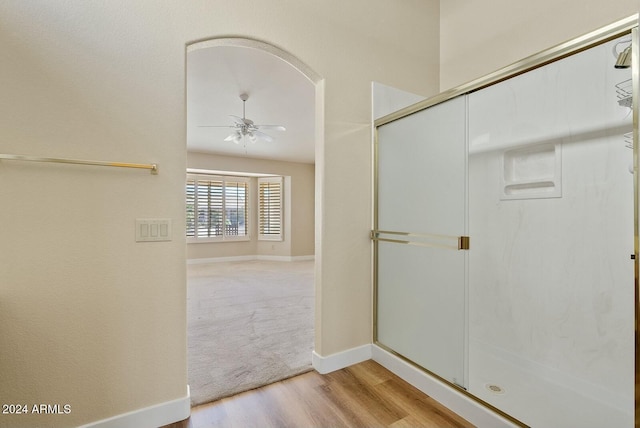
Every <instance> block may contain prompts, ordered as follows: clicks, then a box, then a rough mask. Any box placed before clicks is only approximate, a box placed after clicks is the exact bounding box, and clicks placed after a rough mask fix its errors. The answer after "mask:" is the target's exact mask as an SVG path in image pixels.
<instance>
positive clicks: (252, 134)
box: [203, 92, 286, 144]
mask: <svg viewBox="0 0 640 428" xmlns="http://www.w3.org/2000/svg"><path fill="white" fill-rule="evenodd" d="M240 99H241V100H242V117H238V116H234V115H232V114H231V115H229V116H230V117H231V118H232V119H233V122H234V124H233V125H228V126H225V125H222V126H218V125H203V127H206V128H235V130H234V131H233V132H232V133H231V134H229V136H227V138H225V139H224V141H233V142H234V143H235V144H240V141H242V139H243V138H244V137H249V141H251V142H252V143H255V142H256V141H257V140H258V139H261V140H264V141H266V142H269V143H270V142H272V141H273V138H272V137H271V136H270V135H268V134H265V133H264V132H262V131H260V130H261V129H275V130H277V131H286V128H285V127H284V126H282V125H256V124H255V123H253V120H251V119H247V116H246V114H245V106H246V102H247V100H248V99H249V94H247V93H246V92H243V93H241V94H240Z"/></svg>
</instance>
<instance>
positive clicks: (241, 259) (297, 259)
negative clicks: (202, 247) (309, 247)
mask: <svg viewBox="0 0 640 428" xmlns="http://www.w3.org/2000/svg"><path fill="white" fill-rule="evenodd" d="M315 259H316V256H314V255H310V256H264V255H252V256H232V257H211V258H206V259H187V264H189V265H198V264H205V263H219V262H245V261H250V260H265V261H273V262H300V261H305V260H315Z"/></svg>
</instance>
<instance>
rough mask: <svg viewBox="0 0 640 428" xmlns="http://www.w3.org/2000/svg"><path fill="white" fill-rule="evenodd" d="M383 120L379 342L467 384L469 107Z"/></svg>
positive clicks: (455, 102)
mask: <svg viewBox="0 0 640 428" xmlns="http://www.w3.org/2000/svg"><path fill="white" fill-rule="evenodd" d="M465 103H466V101H465V98H464V97H459V98H454V99H452V100H449V101H447V102H445V103H441V104H438V105H437V106H433V107H431V108H428V109H425V110H422V111H420V112H417V113H414V114H412V115H409V116H405V117H403V118H401V119H398V120H396V121H393V122H390V123H387V124H385V125H382V126H379V127H378V130H377V131H378V133H377V186H376V187H377V216H376V230H375V231H374V241H375V243H376V259H377V271H376V275H377V298H376V316H377V323H376V327H377V331H376V340H377V342H378V344H380V345H382V346H383V347H386V348H388V349H390V350H392V351H394V352H396V353H398V354H400V355H402V356H403V357H405V358H407V359H409V360H411V361H413V362H415V363H417V364H419V365H420V366H422V367H424V368H426V369H427V370H429V371H431V372H432V373H434V374H436V375H438V376H440V377H441V378H443V379H445V380H447V381H449V382H452V383H454V384H457V385H460V386H463V387H466V382H467V381H466V308H465V295H466V286H465V276H466V274H465V272H466V269H465V264H466V251H461V249H464V248H466V247H467V244H468V239H467V238H466V237H465V235H466V222H467V221H466V206H467V202H466V201H467V196H466V188H467V178H466V177H467V167H466V157H467V155H466V138H465V137H466V135H465V134H466V131H465V129H466V127H465V122H466V107H465Z"/></svg>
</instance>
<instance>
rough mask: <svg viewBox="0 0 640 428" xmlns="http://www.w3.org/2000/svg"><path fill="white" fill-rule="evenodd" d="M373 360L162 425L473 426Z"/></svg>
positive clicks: (303, 378) (183, 427) (207, 406)
mask: <svg viewBox="0 0 640 428" xmlns="http://www.w3.org/2000/svg"><path fill="white" fill-rule="evenodd" d="M472 426H473V425H471V424H470V423H469V422H467V421H466V420H464V419H462V418H461V417H460V416H458V415H456V414H455V413H453V412H451V411H450V410H448V409H446V408H445V407H444V406H442V405H440V404H439V403H438V402H436V401H435V400H433V399H432V398H430V397H429V396H427V395H425V394H423V393H422V392H420V391H419V390H417V389H416V388H414V387H413V386H411V385H409V384H408V383H406V382H405V381H403V380H402V379H400V378H399V377H397V376H396V375H394V374H393V373H391V372H389V371H388V370H387V369H385V368H384V367H382V366H380V365H379V364H378V363H376V362H374V361H365V362H363V363H360V364H356V365H355V366H351V367H348V368H345V369H342V370H338V371H335V372H333V373H329V374H327V375H320V374H318V373H317V372H315V371H311V372H308V373H304V374H302V375H299V376H296V377H293V378H290V379H286V380H283V381H280V382H277V383H274V384H271V385H267V386H265V387H262V388H258V389H254V390H252V391H247V392H244V393H241V394H238V395H235V396H232V397H228V398H224V399H222V400H219V401H215V402H213V403H209V404H203V405H201V406H197V407H194V408H193V409H191V417H190V418H189V419H187V420H185V421H182V422H177V423H174V424H171V425H167V426H165V427H163V428H208V427H241V428H245V427H261V428H262V427H264V428H267V427H278V428H279V427H296V428H298V427H393V428H403V427H412V428H413V427H429V428H448V427H472Z"/></svg>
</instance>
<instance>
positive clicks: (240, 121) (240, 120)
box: [229, 114, 244, 125]
mask: <svg viewBox="0 0 640 428" xmlns="http://www.w3.org/2000/svg"><path fill="white" fill-rule="evenodd" d="M229 117H230V118H231V119H233V121H234V122H235V123H237V124H238V125H243V124H244V119H243V118H241V117H240V116H236V115H233V114H230V115H229Z"/></svg>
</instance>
